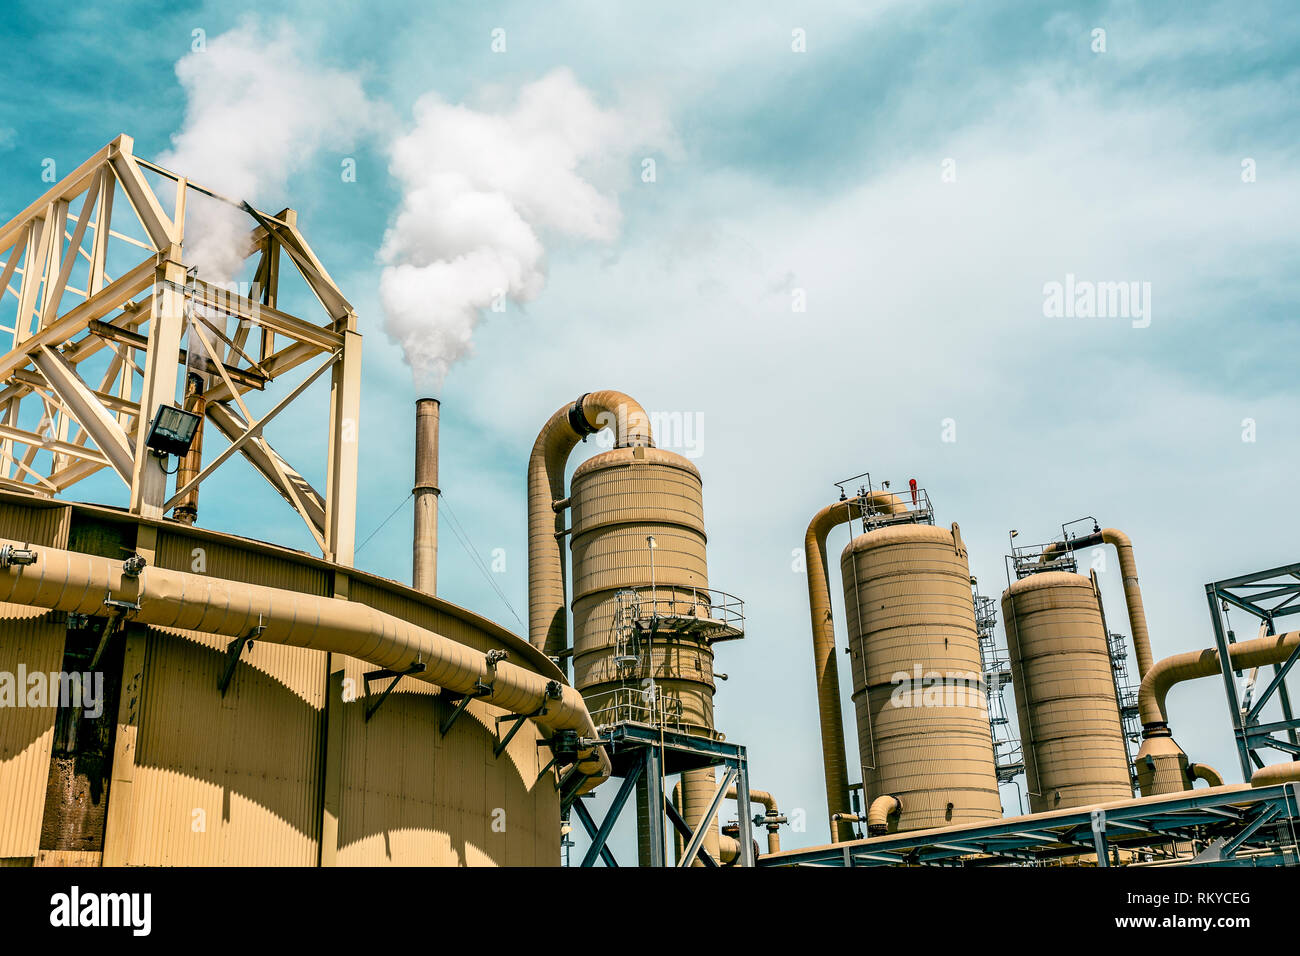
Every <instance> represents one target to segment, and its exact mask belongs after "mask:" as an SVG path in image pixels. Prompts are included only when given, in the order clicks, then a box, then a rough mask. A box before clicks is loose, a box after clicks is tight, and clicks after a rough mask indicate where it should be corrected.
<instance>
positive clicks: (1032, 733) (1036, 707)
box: [1002, 571, 1133, 813]
mask: <svg viewBox="0 0 1300 956" xmlns="http://www.w3.org/2000/svg"><path fill="white" fill-rule="evenodd" d="M1002 620H1003V621H1004V622H1005V627H1006V633H1007V649H1008V650H1009V651H1010V654H1011V671H1012V675H1013V679H1014V682H1015V683H1014V689H1015V694H1016V711H1017V714H1018V715H1019V718H1020V739H1021V742H1022V744H1023V746H1024V755H1025V780H1026V783H1027V789H1028V791H1029V805H1030V808H1031V809H1032V810H1033V812H1034V813H1041V812H1043V811H1045V810H1059V809H1064V808H1066V807H1080V806H1086V805H1089V804H1093V803H1105V802H1107V801H1111V800H1126V799H1128V798H1130V797H1132V796H1133V790H1132V787H1131V785H1130V782H1129V769H1128V752H1127V751H1126V750H1125V747H1124V731H1123V728H1122V726H1121V724H1120V717H1119V705H1118V703H1117V702H1116V699H1115V678H1114V673H1113V671H1112V670H1111V660H1110V645H1109V642H1108V641H1107V639H1106V628H1105V625H1104V624H1103V623H1102V617H1101V608H1100V605H1099V604H1098V601H1097V593H1096V591H1095V590H1094V589H1093V586H1092V581H1091V580H1089V579H1088V578H1086V577H1084V576H1083V575H1081V574H1072V573H1068V572H1064V571H1044V572H1041V573H1039V574H1032V575H1030V576H1028V577H1025V578H1021V579H1020V580H1019V581H1016V582H1015V583H1014V584H1012V585H1011V587H1009V588H1007V590H1006V591H1005V592H1004V593H1003V595H1002Z"/></svg>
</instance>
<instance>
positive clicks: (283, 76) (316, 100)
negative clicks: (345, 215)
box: [160, 20, 376, 282]
mask: <svg viewBox="0 0 1300 956" xmlns="http://www.w3.org/2000/svg"><path fill="white" fill-rule="evenodd" d="M301 46H302V40H301V38H300V34H299V33H297V32H295V31H294V30H293V29H292V28H291V27H290V26H289V25H288V24H287V23H283V22H282V23H280V24H278V25H277V26H276V27H274V28H272V29H270V30H263V29H262V28H261V27H260V26H259V24H258V23H257V21H256V20H246V21H244V22H243V23H241V24H240V25H239V26H238V27H236V28H234V29H232V30H230V31H228V32H226V33H223V34H221V35H220V36H218V37H215V38H213V39H211V40H209V41H208V42H207V45H206V49H205V50H198V51H194V52H191V53H188V54H186V55H185V56H184V57H182V58H181V59H180V60H179V61H178V62H177V64H176V76H177V79H179V80H180V83H181V86H182V87H183V88H184V90H185V95H186V109H185V122H184V125H183V126H182V127H181V129H180V131H179V132H177V133H175V134H173V136H172V148H171V149H170V150H169V151H167V152H166V153H164V154H163V155H162V156H161V157H160V161H161V163H162V164H163V165H164V166H166V167H168V168H169V169H173V170H176V171H177V172H179V173H181V174H182V175H184V176H187V177H189V178H191V179H193V180H194V181H195V182H196V183H199V184H200V185H203V186H207V187H208V188H210V189H213V190H215V191H216V192H219V193H222V194H224V195H226V196H229V197H230V198H232V199H236V200H240V199H242V200H247V201H248V202H250V203H253V204H254V205H259V204H260V203H262V202H264V201H265V202H277V201H280V200H282V199H283V198H284V196H285V187H286V185H287V182H288V179H289V177H290V176H291V175H293V174H294V173H295V172H298V171H299V170H300V169H301V168H303V167H304V166H305V165H306V164H307V163H308V162H309V161H310V160H311V159H312V157H313V156H314V155H315V154H316V153H318V152H319V151H320V150H321V149H322V148H323V147H324V146H325V145H326V144H329V145H330V146H331V148H336V149H337V148H343V149H346V148H348V146H349V145H350V144H351V142H352V141H353V140H354V139H355V137H356V135H357V134H358V133H360V132H361V131H363V130H365V129H367V128H369V127H370V126H371V125H373V123H374V122H375V120H374V117H375V116H376V110H375V109H374V108H373V107H372V105H371V103H370V102H369V100H368V99H367V98H366V95H365V93H364V92H363V91H362V88H361V81H360V78H359V77H358V76H357V75H356V74H354V73H349V72H344V71H339V70H331V69H327V68H324V67H321V66H318V65H316V64H313V63H311V62H309V61H308V59H307V58H306V57H305V56H304V52H303V50H302V49H301ZM248 229H249V222H248V217H247V215H246V214H245V213H243V212H241V211H240V210H238V209H236V208H233V207H230V206H227V205H226V204H225V203H218V202H215V201H212V200H208V201H203V197H201V196H198V195H197V194H195V193H193V192H191V194H190V203H189V205H188V208H187V213H186V242H185V249H186V254H185V258H186V261H187V262H189V263H190V264H191V265H194V266H196V267H197V268H198V271H199V274H200V275H202V276H204V278H207V279H209V280H211V281H214V282H228V281H230V280H231V279H232V278H234V277H235V276H236V275H237V274H238V273H239V271H240V269H241V267H242V265H243V262H244V259H245V256H246V253H247V251H248V250H247V249H246V248H245V245H244V240H245V236H246V235H247V233H248Z"/></svg>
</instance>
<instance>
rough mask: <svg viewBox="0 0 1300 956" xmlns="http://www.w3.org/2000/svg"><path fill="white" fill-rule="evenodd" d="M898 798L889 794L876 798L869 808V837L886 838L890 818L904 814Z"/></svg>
mask: <svg viewBox="0 0 1300 956" xmlns="http://www.w3.org/2000/svg"><path fill="white" fill-rule="evenodd" d="M902 809H903V805H902V804H901V803H900V802H899V801H898V797H891V796H890V795H889V794H885V795H884V796H880V797H876V799H874V800H872V801H871V806H870V807H868V808H867V836H869V837H873V836H884V835H885V834H886V833H888V832H889V818H890V817H892V816H896V815H897V814H899V813H900V812H902Z"/></svg>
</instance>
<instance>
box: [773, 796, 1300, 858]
mask: <svg viewBox="0 0 1300 956" xmlns="http://www.w3.org/2000/svg"><path fill="white" fill-rule="evenodd" d="M1298 827H1300V784H1296V783H1285V784H1276V785H1274V786H1271V787H1258V788H1254V789H1250V788H1241V789H1236V790H1230V791H1228V792H1223V790H1221V789H1215V790H1196V791H1185V792H1183V793H1180V794H1173V795H1169V796H1166V797H1155V798H1151V799H1146V800H1134V801H1129V802H1124V803H1114V804H1107V805H1105V806H1100V807H1079V808H1077V809H1073V810H1064V811H1055V812H1051V813H1042V814H1037V815H1034V816H1025V817H1018V818H1012V819H1008V820H998V821H994V822H991V823H980V824H974V825H971V826H965V827H945V828H943V829H939V830H922V831H915V832H912V833H899V834H894V835H891V836H884V837H874V838H871V839H867V840H854V841H852V842H848V843H837V844H832V845H830V846H821V847H814V848H811V849H807V850H792V851H789V852H785V853H779V854H774V855H770V856H765V857H763V858H762V859H761V860H760V861H759V865H760V866H852V867H856V866H949V867H951V866H1012V865H1021V866H1025V865H1029V866H1033V865H1051V864H1053V863H1059V862H1060V861H1062V860H1064V859H1066V858H1070V857H1080V856H1088V855H1092V854H1095V855H1096V863H1097V865H1098V866H1113V865H1115V863H1116V861H1117V860H1118V859H1119V858H1120V855H1121V854H1127V855H1128V856H1129V857H1130V858H1132V857H1134V856H1149V857H1150V858H1151V859H1149V860H1145V861H1138V860H1136V859H1130V861H1129V862H1145V863H1159V862H1164V863H1167V864H1174V865H1181V866H1295V865H1297V864H1298V863H1300V860H1298V859H1297V843H1296V834H1297V828H1298ZM1179 843H1183V844H1186V843H1194V844H1196V845H1200V846H1201V847H1202V849H1201V850H1200V851H1199V852H1198V853H1196V854H1195V855H1194V856H1186V855H1184V856H1177V855H1174V850H1173V846H1174V845H1175V844H1179ZM1160 853H1165V854H1168V855H1167V856H1165V857H1163V858H1161V857H1159V856H1158V854H1160Z"/></svg>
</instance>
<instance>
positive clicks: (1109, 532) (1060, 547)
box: [1038, 528, 1153, 677]
mask: <svg viewBox="0 0 1300 956" xmlns="http://www.w3.org/2000/svg"><path fill="white" fill-rule="evenodd" d="M1097 538H1098V535H1095V534H1091V535H1085V536H1084V537H1082V538H1079V539H1077V540H1075V541H1066V542H1061V541H1056V542H1053V543H1052V544H1050V545H1048V546H1047V547H1046V548H1044V549H1043V554H1042V556H1041V557H1040V558H1039V559H1038V560H1039V562H1040V563H1046V562H1048V561H1051V560H1053V559H1054V558H1055V557H1056V555H1058V554H1060V553H1061V552H1062V551H1065V550H1066V549H1067V548H1068V549H1070V550H1074V549H1075V548H1077V547H1089V546H1090V544H1089V542H1091V543H1092V544H1095V543H1097ZM1100 540H1101V543H1103V544H1109V545H1112V546H1114V548H1115V552H1116V553H1117V554H1118V555H1119V573H1120V576H1121V577H1122V578H1123V580H1124V605H1125V607H1126V608H1127V609H1128V626H1129V631H1130V632H1131V633H1132V635H1133V650H1134V653H1135V654H1136V656H1137V669H1138V677H1146V676H1147V671H1149V670H1151V663H1152V660H1153V658H1152V656H1151V636H1150V634H1149V633H1148V632H1147V612H1146V609H1145V608H1144V607H1143V606H1142V589H1141V588H1140V587H1139V586H1138V572H1137V561H1136V560H1135V559H1134V557H1133V542H1132V541H1130V540H1129V536H1128V535H1126V534H1125V533H1124V532H1123V531H1120V530H1119V529H1118V528H1103V529H1102V531H1101V534H1100Z"/></svg>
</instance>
